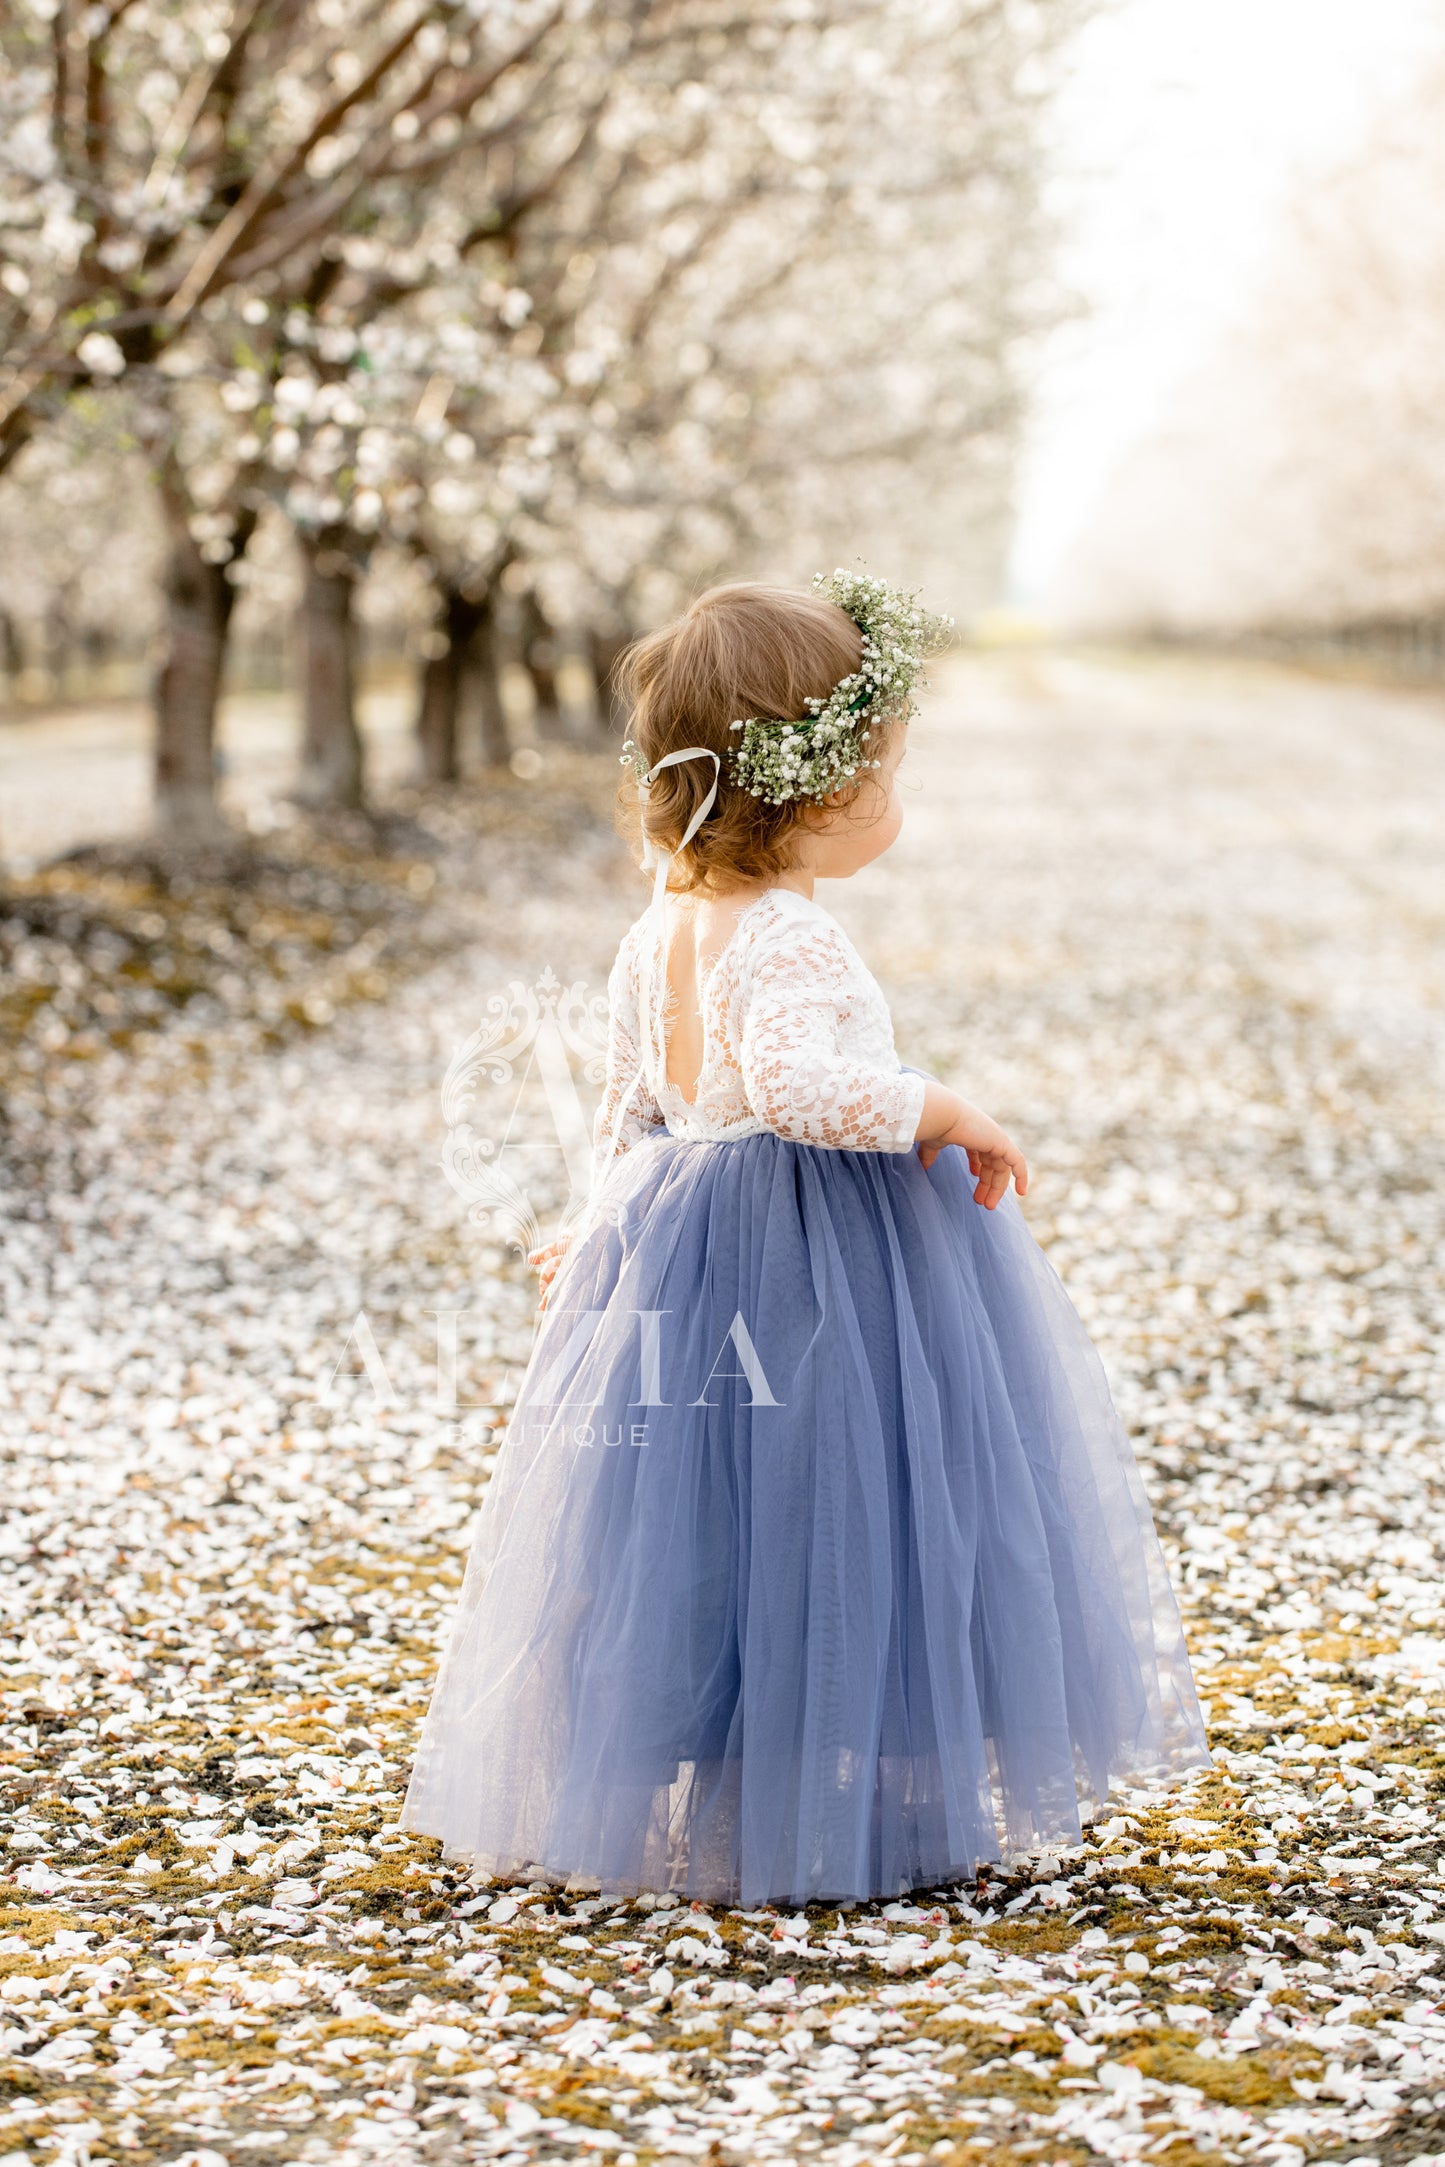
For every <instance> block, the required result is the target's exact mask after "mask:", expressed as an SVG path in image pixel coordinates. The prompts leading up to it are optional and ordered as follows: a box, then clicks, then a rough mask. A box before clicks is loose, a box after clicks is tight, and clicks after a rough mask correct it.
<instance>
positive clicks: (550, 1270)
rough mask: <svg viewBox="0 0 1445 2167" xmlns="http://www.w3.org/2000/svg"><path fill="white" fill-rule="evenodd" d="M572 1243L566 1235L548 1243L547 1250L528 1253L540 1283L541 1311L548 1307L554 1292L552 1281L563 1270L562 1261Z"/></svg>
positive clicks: (539, 1303) (538, 1301)
mask: <svg viewBox="0 0 1445 2167" xmlns="http://www.w3.org/2000/svg"><path fill="white" fill-rule="evenodd" d="M571 1242H572V1237H571V1235H570V1234H564V1235H563V1236H562V1237H561V1239H560V1240H559V1241H554V1242H548V1243H547V1246H546V1247H545V1249H532V1250H529V1252H528V1255H527V1262H528V1263H529V1264H531V1265H533V1266H535V1268H536V1272H537V1278H538V1281H539V1282H540V1284H539V1288H538V1298H537V1307H538V1308H539V1309H545V1308H546V1306H547V1296H548V1295H549V1294H550V1293H551V1291H552V1281H553V1280H554V1279H555V1278H556V1276H557V1274H558V1272H559V1271H560V1270H561V1268H562V1259H563V1257H565V1256H566V1254H567V1251H568V1249H569V1247H570V1246H571Z"/></svg>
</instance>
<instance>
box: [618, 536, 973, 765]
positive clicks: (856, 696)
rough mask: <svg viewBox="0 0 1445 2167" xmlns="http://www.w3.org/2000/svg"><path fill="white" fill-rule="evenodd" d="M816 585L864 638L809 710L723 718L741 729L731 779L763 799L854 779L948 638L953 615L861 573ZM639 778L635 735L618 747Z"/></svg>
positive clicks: (910, 706) (826, 577)
mask: <svg viewBox="0 0 1445 2167" xmlns="http://www.w3.org/2000/svg"><path fill="white" fill-rule="evenodd" d="M813 589H814V592H815V593H817V594H820V595H823V596H824V597H825V598H826V599H827V600H828V601H829V602H834V603H836V604H837V606H838V608H839V609H841V610H842V611H843V612H844V613H845V615H847V616H849V617H851V618H852V620H853V622H854V624H855V625H856V626H857V627H858V631H859V634H860V635H861V637H862V641H863V654H862V657H861V659H860V661H859V664H858V667H857V669H856V670H854V671H852V672H850V674H849V675H848V676H847V677H844V678H840V679H839V681H838V683H837V684H836V685H835V686H834V687H833V689H832V691H831V692H830V693H829V694H828V695H827V697H826V699H819V698H816V697H815V698H812V699H809V700H807V701H805V702H804V705H805V706H806V708H807V709H808V712H807V714H806V715H804V716H802V717H801V718H794V719H793V720H791V721H785V720H781V719H779V718H776V717H768V716H762V715H753V716H750V717H748V718H747V719H746V720H744V721H741V722H734V723H732V724H731V725H730V726H729V727H730V729H731V730H733V731H736V732H738V733H740V735H739V736H738V738H737V741H736V743H734V744H733V745H732V746H731V747H730V748H729V767H730V772H731V776H732V780H733V781H734V782H735V783H736V784H737V785H738V787H739V788H740V789H742V790H746V791H747V792H748V794H749V796H751V797H755V798H761V799H762V800H763V802H764V804H767V805H785V804H787V803H788V802H789V801H790V800H792V799H796V798H811V799H813V800H815V801H817V802H821V801H822V800H823V799H824V798H829V797H831V796H832V795H833V793H834V791H835V790H840V789H841V788H842V787H843V785H844V784H845V783H848V782H851V781H852V780H853V778H854V776H855V775H856V774H857V773H858V770H859V769H860V768H861V767H865V766H867V767H878V766H880V765H881V762H880V761H878V760H869V761H865V760H864V758H863V746H864V743H865V741H866V739H867V736H868V733H869V731H870V730H871V729H873V727H874V726H875V725H876V724H878V723H882V722H906V721H907V720H908V718H909V716H910V715H912V714H914V713H915V712H916V707H915V703H914V699H913V693H914V689H915V687H916V686H917V685H918V684H919V683H920V681H921V679H922V672H923V664H924V662H925V660H926V659H927V657H928V656H929V655H931V654H936V653H937V651H938V650H939V648H941V647H943V646H945V645H946V644H947V641H948V636H949V634H950V633H951V631H952V630H953V619H952V618H951V617H936V616H933V615H931V614H930V613H929V612H928V611H927V610H924V609H921V608H920V607H919V604H918V600H917V597H916V596H915V595H912V594H907V593H905V592H904V591H903V590H902V589H901V588H899V587H890V586H889V585H888V582H887V581H886V580H882V579H870V578H869V576H868V574H867V573H866V572H847V571H844V570H843V569H842V567H841V566H840V567H839V568H838V569H837V570H836V571H833V572H819V573H818V575H817V577H816V578H815V579H814V581H813ZM622 758H623V762H624V764H630V765H631V767H632V768H633V771H634V773H635V774H636V775H637V778H638V781H639V783H640V784H643V785H645V784H646V781H647V778H648V776H649V775H650V773H651V769H650V768H649V766H648V763H647V761H646V760H645V759H644V758H643V756H642V754H641V752H640V751H639V750H638V748H637V746H636V745H634V744H633V742H632V740H631V738H629V739H628V741H627V743H626V744H625V745H624V746H623V748H622Z"/></svg>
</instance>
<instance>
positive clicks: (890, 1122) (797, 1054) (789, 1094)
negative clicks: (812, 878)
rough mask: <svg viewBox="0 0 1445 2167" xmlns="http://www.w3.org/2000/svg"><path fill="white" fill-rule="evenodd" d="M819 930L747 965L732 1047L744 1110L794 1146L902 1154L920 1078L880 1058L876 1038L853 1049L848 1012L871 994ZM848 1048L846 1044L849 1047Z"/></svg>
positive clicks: (918, 1104) (844, 954) (910, 1135)
mask: <svg viewBox="0 0 1445 2167" xmlns="http://www.w3.org/2000/svg"><path fill="white" fill-rule="evenodd" d="M860 969H861V966H860V965H859V964H858V963H857V961H856V959H855V958H854V957H853V956H852V954H851V951H849V950H848V949H847V948H846V946H845V944H844V942H843V940H842V937H841V935H840V934H839V933H838V932H837V930H836V929H835V928H833V927H831V926H829V925H826V924H824V925H817V926H808V927H806V928H805V929H803V930H802V931H801V932H799V931H797V930H792V931H791V933H790V937H789V939H788V940H787V942H786V944H783V943H779V944H777V945H776V946H773V947H771V948H769V949H768V950H766V951H764V953H763V954H762V955H760V956H759V957H758V958H757V960H756V961H755V962H754V963H753V965H752V969H751V973H750V976H749V981H748V986H747V992H746V1003H745V1008H744V1013H743V1018H742V1026H741V1032H740V1036H739V1042H738V1066H739V1068H740V1069H741V1071H742V1078H743V1084H744V1088H745V1089H746V1091H747V1095H748V1104H749V1105H750V1106H751V1107H752V1110H753V1112H754V1113H755V1114H756V1115H757V1117H758V1119H759V1120H760V1121H763V1122H765V1123H766V1124H767V1126H768V1127H769V1128H770V1129H774V1130H776V1132H777V1133H778V1135H780V1136H790V1137H792V1138H794V1140H795V1141H796V1142H798V1143H800V1144H822V1145H824V1146H826V1147H827V1148H828V1149H830V1150H834V1151H911V1150H912V1148H913V1143H914V1139H915V1137H916V1136H917V1133H918V1123H919V1120H920V1117H921V1113H922V1108H923V1104H924V1098H925V1089H926V1081H927V1080H926V1078H924V1077H922V1076H918V1075H908V1074H905V1073H904V1071H903V1070H902V1069H900V1068H899V1066H898V1062H897V1058H896V1057H894V1058H893V1059H892V1060H888V1061H885V1059H882V1058H880V1048H879V1046H878V1041H877V1033H876V1030H875V1031H874V1032H873V1033H871V1034H869V1033H867V1032H865V1033H864V1034H863V1036H862V1044H863V1045H864V1046H866V1047H868V1048H869V1049H870V1051H869V1052H868V1053H862V1054H860V1053H859V1052H858V1051H857V1050H856V1049H857V1046H858V1043H859V1033H858V1031H857V1030H856V1029H852V1028H850V1025H849V1022H848V1015H849V1011H850V1008H854V1007H856V1006H858V1005H859V1004H861V1003H863V1002H870V1001H876V999H877V992H876V988H874V987H873V986H872V983H871V981H869V980H867V979H866V977H865V978H864V979H863V982H862V984H861V986H860V984H859V972H860ZM850 1041H851V1043H850Z"/></svg>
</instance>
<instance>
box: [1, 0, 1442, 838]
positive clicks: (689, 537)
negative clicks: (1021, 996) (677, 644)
mask: <svg viewBox="0 0 1445 2167" xmlns="http://www.w3.org/2000/svg"><path fill="white" fill-rule="evenodd" d="M0 50H3V61H4V74H3V86H0V98H3V112H0V139H3V149H0V346H3V364H0V864H3V865H4V866H5V867H6V868H7V869H8V872H9V875H10V876H11V878H12V879H14V878H21V879H28V878H30V877H32V876H33V875H34V874H35V872H36V869H37V868H40V867H43V866H45V865H47V864H49V863H51V862H53V861H54V860H55V858H56V856H57V854H60V853H66V852H70V853H74V852H75V851H77V850H81V851H83V850H84V849H86V848H92V847H95V846H99V845H102V844H107V843H115V842H118V841H119V840H120V839H122V838H129V839H131V840H132V841H136V840H138V839H140V838H147V839H148V841H147V847H148V848H150V849H152V850H154V849H155V848H159V847H162V846H164V847H166V848H170V849H174V848H176V847H195V846H196V845H210V846H213V847H214V846H224V847H228V848H230V847H235V845H236V843H237V840H238V838H240V837H244V836H248V835H249V836H251V837H253V838H256V837H263V838H264V837H267V836H274V835H275V834H276V833H277V832H278V831H279V830H280V829H282V828H286V827H295V826H296V825H297V824H298V823H305V822H307V821H315V820H316V819H318V818H319V819H323V820H324V819H326V818H329V817H331V816H333V815H335V816H348V815H355V816H360V817H364V818H374V817H375V816H376V815H377V814H378V813H379V812H381V811H383V810H384V809H386V808H387V807H388V806H389V807H391V809H392V810H393V811H394V810H396V807H397V805H398V803H399V801H398V800H397V799H396V797H395V793H396V791H398V790H400V791H402V792H403V793H405V792H406V791H408V790H413V791H414V790H416V789H421V790H423V791H426V792H430V793H432V796H433V799H434V798H435V796H436V794H437V793H446V792H448V791H453V792H457V793H459V794H460V796H459V802H461V799H462V798H465V799H466V801H467V802H468V803H471V802H473V801H474V800H475V799H476V797H477V795H478V793H485V792H486V791H488V790H491V791H492V792H493V793H494V794H495V793H496V792H497V791H510V790H513V789H514V786H516V785H518V784H521V785H523V786H530V787H531V788H533V789H534V790H535V789H545V787H546V783H547V778H548V776H556V775H559V774H561V773H562V772H563V770H564V769H565V770H566V772H567V773H568V774H569V775H571V777H572V779H573V781H574V782H575V781H576V777H577V774H578V772H579V771H578V769H577V767H576V759H575V758H574V757H573V756H576V757H577V758H580V757H583V756H587V757H589V758H595V757H597V756H598V755H600V753H602V752H604V751H606V750H608V749H609V748H610V749H611V750H612V751H614V752H615V749H616V739H617V727H616V726H617V723H618V717H617V715H616V713H615V702H614V699H613V696H612V693H611V689H610V676H611V671H612V667H613V664H614V663H615V660H616V658H617V655H618V653H619V652H620V650H621V648H622V646H623V645H624V644H625V643H626V641H627V640H628V639H629V638H631V637H632V636H633V635H635V634H636V633H637V632H638V631H640V630H642V629H644V628H646V627H648V626H650V625H652V624H654V623H656V622H657V621H658V620H659V619H661V618H662V617H664V616H665V615H667V614H668V613H670V612H671V611H673V610H675V609H676V608H677V607H678V606H679V605H681V604H683V603H685V602H686V601H687V599H688V598H689V597H690V596H691V595H692V594H693V593H694V592H696V591H697V590H698V589H699V588H701V587H702V586H705V585H706V584H708V583H709V582H711V581H714V580H716V579H719V578H724V577H739V576H740V577H759V576H761V577H779V578H783V579H788V580H799V581H800V580H805V579H806V578H807V577H808V575H809V574H810V573H811V572H812V571H814V570H816V569H818V568H820V567H823V566H828V565H831V564H833V563H834V562H837V561H842V560H847V561H852V560H854V559H856V558H858V557H859V556H861V557H863V558H864V559H865V560H866V562H867V563H868V565H869V566H870V567H871V568H875V569H878V570H881V571H883V572H885V573H886V574H887V575H888V576H890V577H893V578H895V579H902V580H907V581H909V582H911V583H918V584H920V585H922V586H923V587H924V588H925V589H926V590H927V593H928V596H929V599H930V600H931V601H933V602H934V603H935V604H936V605H937V606H939V607H943V608H947V609H951V610H952V611H953V612H954V614H955V615H956V616H957V618H958V620H959V622H960V626H961V628H962V638H963V640H964V641H965V642H966V643H967V642H972V643H974V644H976V645H979V646H983V647H987V646H990V645H994V646H996V645H998V644H1000V643H1008V642H1018V641H1027V642H1031V643H1053V644H1058V643H1059V642H1072V643H1075V644H1077V643H1079V642H1081V641H1106V642H1109V643H1111V644H1112V645H1113V646H1115V647H1118V646H1121V645H1123V646H1130V647H1135V648H1137V647H1140V646H1149V645H1159V644H1161V643H1169V644H1170V645H1173V646H1175V647H1178V646H1184V647H1186V648H1192V649H1197V648H1201V647H1208V648H1215V649H1217V648H1220V647H1226V648H1230V649H1234V650H1247V651H1261V652H1268V653H1273V654H1286V655H1290V656H1294V657H1304V658H1308V659H1309V660H1311V661H1313V662H1316V663H1317V662H1319V661H1320V660H1321V659H1328V658H1339V657H1352V658H1355V659H1358V658H1360V657H1362V656H1363V657H1367V658H1369V659H1370V660H1371V662H1372V663H1374V664H1378V665H1380V666H1382V667H1385V668H1388V669H1392V670H1405V671H1410V672H1415V673H1424V674H1427V675H1431V674H1434V673H1436V672H1438V671H1440V670H1442V669H1445V614H1442V609H1441V601H1442V592H1441V569H1440V567H1441V562H1442V551H1441V537H1440V534H1439V529H1440V527H1441V525H1442V523H1445V509H1442V507H1445V492H1442V490H1441V488H1440V486H1439V482H1440V479H1441V476H1440V472H1439V470H1440V469H1441V468H1442V466H1445V430H1442V426H1441V422H1440V415H1439V399H1438V385H1439V382H1440V378H1441V366H1442V359H1445V299H1442V296H1445V275H1442V274H1445V150H1442V148H1441V142H1440V132H1439V129H1438V126H1437V124H1436V115H1437V113H1438V110H1439V106H1440V99H1441V93H1442V91H1445V10H1442V8H1441V7H1440V5H1439V0H1375V4H1373V5H1372V6H1371V7H1370V8H1368V9H1363V8H1361V7H1359V6H1358V5H1357V4H1352V0H1218V4H1216V5H1214V6H1212V7H1211V8H1210V9H1208V10H1200V9H1185V8H1181V7H1180V6H1178V5H1177V4H1176V0H1113V4H1107V0H1103V4H1100V0H893V4H892V5H889V6H882V5H877V4H873V0H728V4H726V5H723V4H719V0H665V4H662V5H641V4H637V0H574V4H572V5H557V4H553V0H515V4H484V0H468V4H461V0H432V4H427V0H405V4H403V0H391V4H388V0H308V4H300V0H206V4H197V0H184V4H182V0H131V4H126V5H114V4H112V5H109V6H101V7H94V6H91V7H81V6H79V5H77V4H74V0H18V4H17V6H16V7H14V8H12V9H10V10H8V11H7V13H6V15H5V18H4V23H3V26H0ZM559 759H560V761H561V766H560V767H559V765H558V761H559ZM569 760H570V761H571V763H572V764H571V766H570V767H569V766H568V761H569ZM413 809H414V808H413ZM336 832H340V831H336Z"/></svg>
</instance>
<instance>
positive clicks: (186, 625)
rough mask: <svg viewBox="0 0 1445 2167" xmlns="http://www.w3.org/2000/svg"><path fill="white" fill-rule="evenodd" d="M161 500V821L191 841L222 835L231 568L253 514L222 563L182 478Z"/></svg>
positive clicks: (163, 489) (173, 479) (240, 525)
mask: <svg viewBox="0 0 1445 2167" xmlns="http://www.w3.org/2000/svg"><path fill="white" fill-rule="evenodd" d="M160 496H161V505H162V509H163V511H164V514H165V520H166V526H167V529H168V534H169V546H168V551H167V556H166V568H165V576H164V593H165V606H166V649H165V655H164V658H163V660H162V662H161V665H160V668H159V670H158V671H157V673H156V678H155V687H154V700H155V716H156V738H155V809H156V825H157V826H158V827H159V828H160V830H161V832H162V833H163V834H165V835H168V836H172V837H174V838H176V839H177V840H181V841H189V840H196V839H202V838H205V837H208V836H213V835H215V834H217V833H218V832H219V831H220V830H221V828H222V827H223V826H224V823H223V821H222V819H221V815H220V811H219V809H218V807H217V805H216V709H217V707H218V705H219V702H220V696H221V677H222V672H223V670H224V668H225V661H226V640H227V637H228V635H229V632H230V626H231V612H232V610H233V609H234V608H235V604H236V589H235V586H234V585H233V583H232V581H231V578H230V576H229V574H230V567H231V565H232V564H234V563H235V562H236V561H237V560H238V559H239V558H240V557H241V556H242V555H243V554H244V552H245V549H246V546H247V544H248V543H249V541H250V539H251V535H252V533H253V531H254V528H255V524H256V521H255V515H254V513H249V512H248V513H245V514H243V515H242V517H241V518H240V519H239V520H238V522H237V526H236V533H235V536H234V538H233V544H232V554H231V556H230V558H229V559H228V560H227V561H226V562H225V563H223V564H212V563H210V562H208V560H207V559H206V558H205V557H203V556H202V554H201V550H200V547H199V545H198V543H197V541H196V539H195V536H194V535H193V534H192V533H191V528H190V518H189V512H190V506H189V502H188V500H187V497H186V494H185V491H184V488H183V487H182V486H181V482H180V477H179V475H178V473H177V472H175V471H174V470H172V471H170V472H168V473H163V475H162V477H161V483H160Z"/></svg>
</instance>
